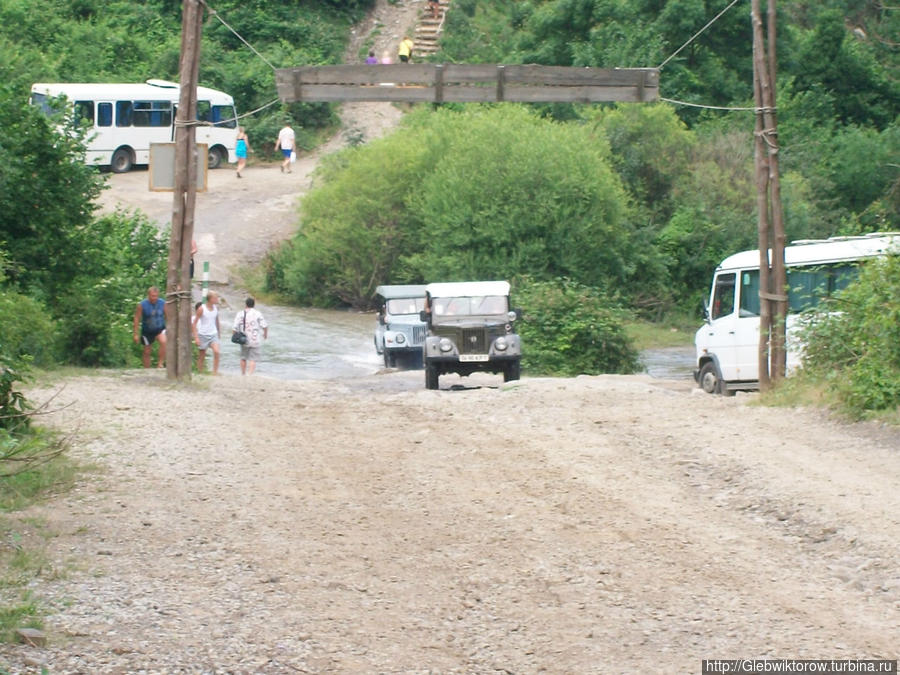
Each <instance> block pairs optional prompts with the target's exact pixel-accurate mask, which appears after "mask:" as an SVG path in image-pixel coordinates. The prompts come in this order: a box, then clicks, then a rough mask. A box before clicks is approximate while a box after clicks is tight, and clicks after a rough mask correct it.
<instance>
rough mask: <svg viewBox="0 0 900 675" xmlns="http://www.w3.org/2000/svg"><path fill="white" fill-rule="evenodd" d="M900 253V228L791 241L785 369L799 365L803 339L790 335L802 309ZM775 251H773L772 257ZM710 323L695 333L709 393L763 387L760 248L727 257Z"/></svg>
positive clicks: (699, 369) (701, 380)
mask: <svg viewBox="0 0 900 675" xmlns="http://www.w3.org/2000/svg"><path fill="white" fill-rule="evenodd" d="M888 253H900V233H898V232H888V233H881V232H876V233H873V234H868V235H864V236H858V237H832V238H830V239H815V240H803V241H794V242H791V245H790V246H785V248H784V259H785V265H786V268H787V285H788V306H789V307H788V317H787V323H786V331H787V371H788V372H790V371H791V370H793V369H794V368H796V367H797V366H799V365H800V359H801V356H802V344H800V342H799V340H798V339H797V338H796V336H792V328H793V327H795V326H796V325H797V315H798V314H799V313H800V312H803V311H806V310H810V309H814V308H815V307H816V306H817V305H818V303H819V301H820V300H821V299H823V298H826V297H829V296H831V295H832V294H833V293H835V292H836V291H839V290H841V289H842V288H845V287H846V286H847V285H848V284H849V283H850V282H851V281H853V280H854V279H855V278H856V277H857V274H858V265H859V263H860V262H861V261H864V260H866V259H871V258H876V257H879V256H884V255H886V254H888ZM771 255H772V252H771V251H769V257H770V260H771ZM705 319H706V324H705V325H704V326H703V327H701V328H700V329H699V330H698V331H697V333H696V335H695V336H694V345H695V347H696V351H697V355H696V364H695V369H694V379H695V380H696V381H697V383H698V384H699V385H700V387H701V388H702V389H703V390H704V391H706V392H707V393H710V394H713V393H719V394H732V393H734V392H735V391H739V390H749V389H758V388H759V361H758V358H759V357H758V354H759V251H758V250H755V249H754V250H752V251H742V252H741V253H735V254H734V255H731V256H729V257H727V258H725V260H723V261H722V262H721V263H720V264H719V266H718V267H717V268H716V271H715V273H714V275H713V282H712V288H711V290H710V295H709V303H708V305H707V306H706V310H705Z"/></svg>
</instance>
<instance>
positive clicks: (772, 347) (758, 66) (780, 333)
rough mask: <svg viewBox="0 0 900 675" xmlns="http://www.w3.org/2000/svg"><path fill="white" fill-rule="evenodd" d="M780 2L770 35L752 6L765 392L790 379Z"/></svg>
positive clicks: (756, 0) (755, 1)
mask: <svg viewBox="0 0 900 675" xmlns="http://www.w3.org/2000/svg"><path fill="white" fill-rule="evenodd" d="M775 2H776V0H768V3H767V7H768V17H767V18H768V21H767V26H766V30H765V31H764V29H763V21H762V14H761V12H760V0H752V2H751V19H752V23H753V94H754V99H755V102H756V108H757V111H756V128H755V157H756V187H757V198H756V205H757V234H758V242H759V243H758V246H759V307H760V312H759V359H758V364H759V386H760V389H762V390H766V389H768V388H770V387H771V384H772V383H773V382H775V381H777V380H779V379H780V378H782V377H784V374H785V362H786V356H787V354H786V351H785V321H786V318H787V274H786V270H785V264H784V246H785V233H784V219H783V216H782V212H783V211H782V206H781V187H780V181H779V168H778V128H777V124H778V123H777V118H776V116H775V56H776V54H775ZM766 33H767V34H766ZM770 248H771V250H772V257H771V261H770V260H769V249H770ZM770 270H771V271H770ZM773 310H774V311H773Z"/></svg>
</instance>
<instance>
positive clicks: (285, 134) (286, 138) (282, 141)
mask: <svg viewBox="0 0 900 675" xmlns="http://www.w3.org/2000/svg"><path fill="white" fill-rule="evenodd" d="M295 146H296V136H295V135H294V130H293V129H291V125H290V124H287V123H285V125H284V127H282V129H281V131H279V132H278V140H277V141H275V150H276V152H277V151H278V150H279V149H280V150H281V155H282V156H283V157H284V159H283V160H282V162H281V173H284V172H285V171H287V172H288V173H290V172H291V153H292V152H294V148H295Z"/></svg>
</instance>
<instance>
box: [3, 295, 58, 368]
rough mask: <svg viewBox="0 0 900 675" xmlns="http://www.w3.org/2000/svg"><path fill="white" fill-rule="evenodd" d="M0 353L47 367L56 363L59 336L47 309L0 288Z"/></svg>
mask: <svg viewBox="0 0 900 675" xmlns="http://www.w3.org/2000/svg"><path fill="white" fill-rule="evenodd" d="M0 317H3V318H2V320H0V353H3V354H6V355H7V356H9V357H10V358H20V357H23V356H27V357H28V358H29V359H31V361H32V363H34V365H36V366H39V367H42V368H47V367H50V366H52V365H54V364H55V363H57V362H58V360H59V339H58V338H59V336H58V331H57V327H56V323H55V322H54V320H53V318H52V317H51V315H50V312H49V311H48V309H47V307H46V306H45V305H43V304H41V303H40V302H38V301H37V300H35V299H33V298H30V297H28V296H27V295H22V294H21V293H16V292H14V291H11V290H7V289H3V288H0Z"/></svg>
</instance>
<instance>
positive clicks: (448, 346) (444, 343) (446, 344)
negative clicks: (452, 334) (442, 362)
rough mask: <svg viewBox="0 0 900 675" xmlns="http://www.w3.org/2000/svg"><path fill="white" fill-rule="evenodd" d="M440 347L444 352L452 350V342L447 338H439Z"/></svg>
mask: <svg viewBox="0 0 900 675" xmlns="http://www.w3.org/2000/svg"><path fill="white" fill-rule="evenodd" d="M440 347H441V351H442V352H444V353H445V354H446V353H447V352H450V351H453V343H452V342H450V340H448V339H447V338H442V339H441V344H440Z"/></svg>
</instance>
